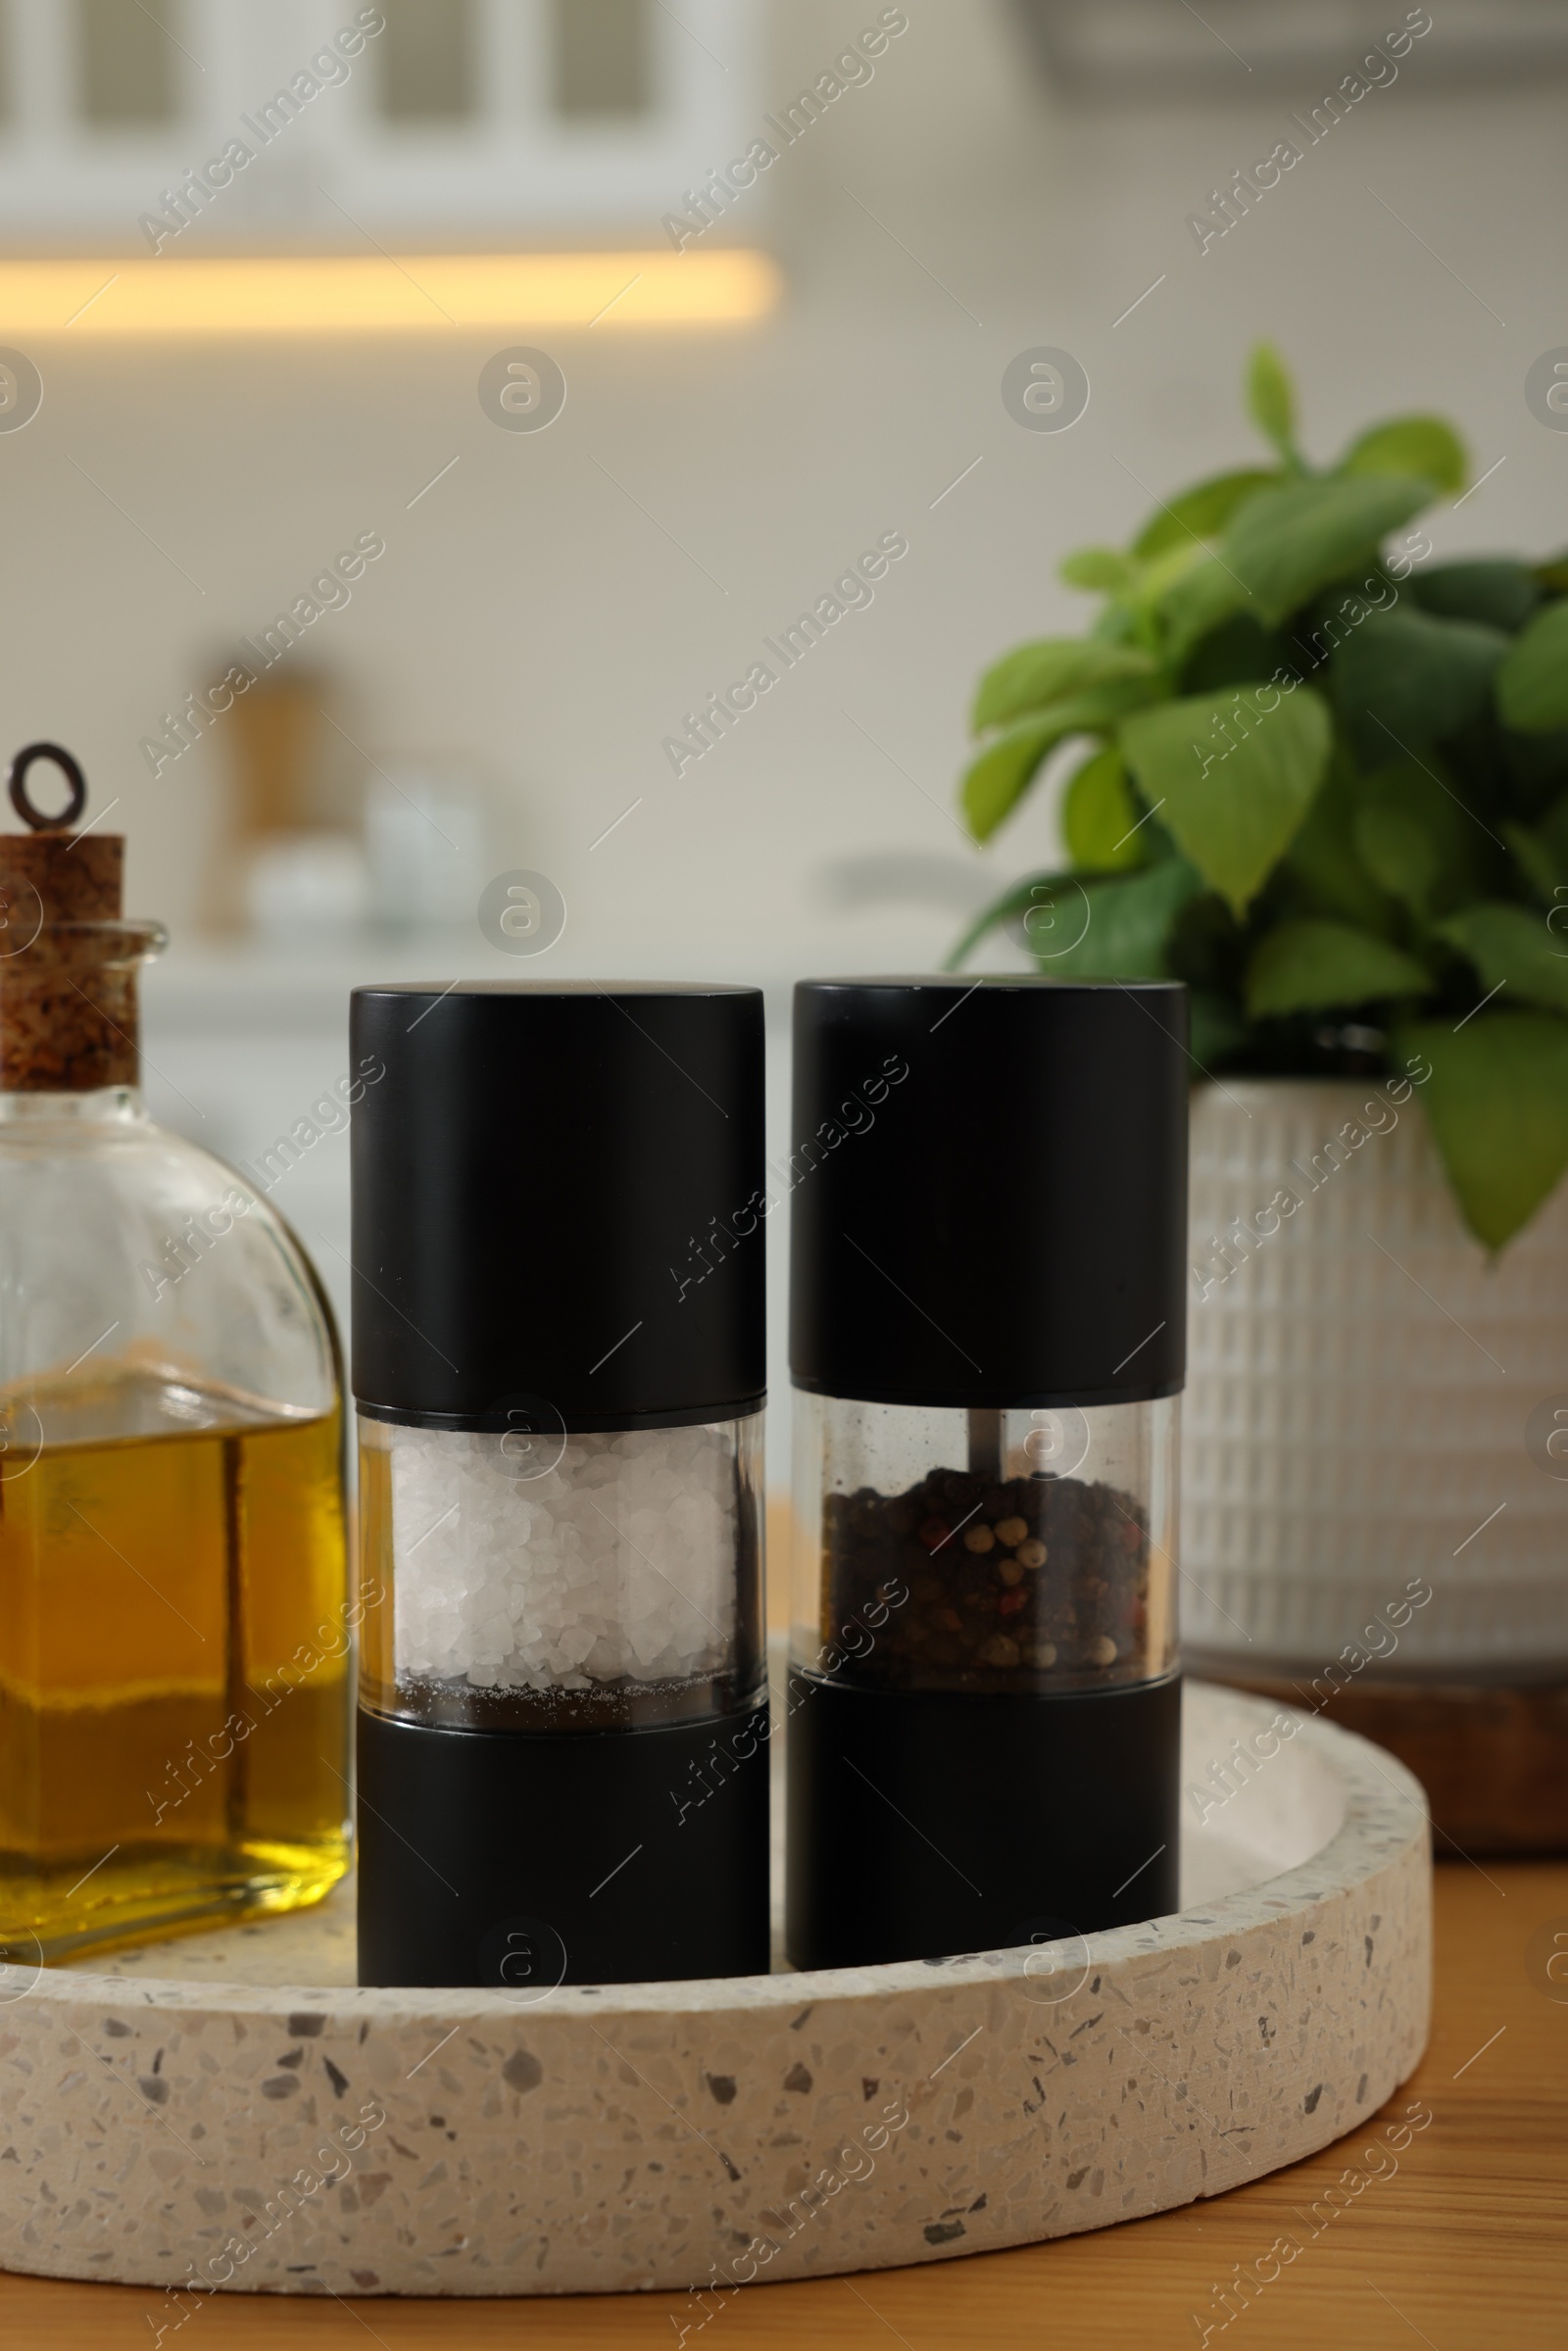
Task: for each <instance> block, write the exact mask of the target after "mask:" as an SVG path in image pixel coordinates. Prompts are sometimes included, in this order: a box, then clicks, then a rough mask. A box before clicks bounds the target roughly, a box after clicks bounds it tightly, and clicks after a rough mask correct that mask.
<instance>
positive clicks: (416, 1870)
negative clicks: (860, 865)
mask: <svg viewBox="0 0 1568 2351" xmlns="http://www.w3.org/2000/svg"><path fill="white" fill-rule="evenodd" d="M353 1036H354V1041H355V1051H356V1052H357V1053H374V1054H375V1055H376V1056H377V1059H378V1060H379V1061H380V1062H381V1063H383V1064H384V1067H385V1075H384V1077H383V1079H382V1080H381V1082H380V1083H379V1084H378V1086H377V1087H376V1089H375V1090H374V1093H373V1095H370V1096H368V1097H367V1099H366V1102H365V1104H364V1105H362V1107H361V1109H360V1110H359V1111H358V1112H357V1114H356V1117H355V1122H354V1128H353V1159H354V1242H353V1259H354V1350H353V1385H354V1393H355V1397H356V1401H357V1405H358V1412H359V1429H360V1461H361V1517H362V1543H361V1556H362V1570H363V1578H364V1591H363V1593H362V1598H363V1602H364V1609H365V1634H364V1640H363V1658H362V1669H361V1706H360V1723H359V1767H360V1779H359V1788H360V1975H361V1981H362V1982H363V1983H368V1984H491V1985H498V1986H503V1987H506V1988H508V1989H510V1990H512V1991H513V1992H514V1993H515V1994H516V1995H517V1996H518V1997H519V1998H522V1999H528V1998H534V1997H542V1996H543V1995H544V1994H545V1993H547V1992H548V1991H550V1990H551V1989H552V1988H553V1987H554V1986H555V1985H556V1984H561V1983H566V1984H583V1983H612V1982H626V1981H643V1980H651V1979H664V1978H674V1977H707V1976H718V1975H744V1974H748V1973H754V1972H757V1971H759V1970H763V1969H765V1968H766V1966H767V1964H768V1911H767V1847H768V1795H767V1751H768V1741H767V1729H768V1722H767V1706H766V1684H765V1672H764V1652H763V1639H764V1635H763V1624H764V1618H763V1606H762V1539H761V1509H760V1478H761V1431H762V1404H763V1394H762V1392H763V1385H764V1377H765V1373H764V1360H763V1312H764V1307H763V1272H762V1264H763V1258H762V1237H761V1212H762V1209H763V1207H764V1205H765V1196H764V1194H763V1190H762V1186H763V1172H762V1000H761V996H760V993H759V992H758V991H756V990H754V989H744V988H703V987H642V986H605V987H598V986H594V985H588V984H583V985H580V986H560V987H546V986H541V985H538V984H529V983H514V984H496V985H491V984H489V983H482V984H481V983H468V982H463V983H461V984H459V985H458V986H456V987H452V988H447V989H442V988H440V987H436V986H429V987H423V986H415V985H407V986H394V987H384V988H361V989H358V990H356V991H355V994H354V1000H353Z"/></svg>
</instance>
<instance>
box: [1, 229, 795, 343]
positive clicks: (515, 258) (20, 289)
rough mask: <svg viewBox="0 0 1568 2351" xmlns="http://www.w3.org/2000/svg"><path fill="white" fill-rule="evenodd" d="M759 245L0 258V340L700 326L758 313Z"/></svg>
mask: <svg viewBox="0 0 1568 2351" xmlns="http://www.w3.org/2000/svg"><path fill="white" fill-rule="evenodd" d="M779 291H780V279H779V272H778V270H777V269H776V268H775V266H774V264H773V263H772V261H771V260H770V259H769V258H768V256H767V255H766V254H764V253H759V252H755V251H751V250H747V249H740V248H734V247H729V248H722V249H719V250H715V251H713V252H711V253H689V254H688V253H659V252H646V253H639V252H627V253H523V254H519V253H474V254H453V253H416V254H406V255H401V256H394V255H384V256H369V255H366V256H358V255H355V256H350V255H341V254H300V255H292V256H283V255H259V254H247V255H231V256H225V257H223V258H221V259H209V258H205V257H204V258H202V259H200V260H195V259H189V260H187V259H185V258H183V257H181V258H178V259H176V258H174V257H173V256H172V255H171V256H167V257H166V256H163V255H160V256H159V257H157V258H156V259H149V258H147V257H144V256H137V257H134V258H131V257H125V258H123V259H120V260H116V259H115V258H114V257H112V256H104V257H102V258H99V259H96V260H93V259H83V258H81V257H79V256H77V257H72V258H69V259H68V258H51V259H47V260H44V259H29V260H25V261H23V260H3V259H0V339H6V340H9V339H10V338H12V337H20V336H25V335H47V334H67V333H69V334H71V335H73V336H78V337H79V336H85V335H93V336H103V335H121V336H125V335H178V336H187V337H197V336H203V335H208V336H215V337H221V336H231V335H282V334H302V335H344V334H385V333H405V334H406V333H426V332H430V331H441V332H444V331H446V330H447V329H448V328H450V327H454V326H456V327H484V328H507V327H515V328H518V329H527V328H532V327H563V326H591V325H597V324H599V323H601V322H602V323H603V324H604V325H605V326H606V327H607V328H610V327H616V328H618V327H649V326H655V327H659V326H710V325H734V324H744V323H745V322H746V321H748V320H751V319H756V318H762V317H764V316H765V315H766V314H767V313H768V312H769V311H770V310H771V309H772V308H773V307H774V305H775V303H776V302H777V300H778V297H779Z"/></svg>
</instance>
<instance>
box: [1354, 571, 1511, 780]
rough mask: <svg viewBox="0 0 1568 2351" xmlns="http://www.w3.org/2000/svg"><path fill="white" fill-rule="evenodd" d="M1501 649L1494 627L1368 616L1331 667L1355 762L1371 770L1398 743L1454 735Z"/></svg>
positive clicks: (1410, 614) (1485, 687) (1411, 615)
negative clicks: (1357, 757) (1358, 760)
mask: <svg viewBox="0 0 1568 2351" xmlns="http://www.w3.org/2000/svg"><path fill="white" fill-rule="evenodd" d="M1507 651H1508V639H1507V638H1506V637H1505V636H1504V635H1503V633H1502V631H1501V630H1500V629H1495V628H1484V627H1482V626H1481V625H1480V623H1479V622H1477V621H1474V620H1439V619H1436V618H1434V616H1433V615H1432V613H1430V612H1418V611H1416V610H1414V609H1413V608H1402V609H1396V610H1395V611H1393V612H1375V611H1374V612H1371V613H1370V614H1369V615H1368V617H1367V618H1366V619H1364V620H1362V621H1361V622H1360V623H1359V625H1358V626H1353V627H1352V628H1351V629H1350V632H1349V634H1348V636H1347V637H1346V638H1345V639H1344V641H1343V642H1342V643H1341V644H1340V646H1339V647H1338V649H1337V650H1336V652H1335V654H1334V656H1333V661H1332V664H1331V669H1330V674H1331V676H1332V679H1333V683H1334V699H1335V701H1336V702H1337V703H1338V705H1339V707H1340V710H1342V712H1343V713H1344V715H1345V718H1346V720H1347V722H1348V727H1349V730H1350V738H1351V741H1352V742H1353V743H1354V744H1355V746H1356V748H1357V750H1358V751H1359V753H1360V755H1361V757H1362V759H1364V760H1365V761H1366V763H1367V764H1368V765H1376V764H1378V763H1379V762H1380V761H1381V760H1382V759H1386V758H1387V757H1388V756H1389V754H1390V753H1391V752H1393V751H1395V750H1396V749H1397V745H1398V744H1399V743H1430V742H1436V741H1441V740H1442V739H1443V738H1444V737H1445V736H1446V735H1451V734H1454V733H1456V732H1457V731H1458V729H1459V728H1460V727H1461V726H1464V725H1466V724H1467V723H1468V721H1469V720H1470V719H1472V718H1473V717H1475V716H1476V715H1477V713H1478V712H1479V711H1480V710H1483V709H1485V707H1486V701H1487V695H1488V692H1489V689H1490V688H1491V685H1492V679H1493V674H1494V672H1495V669H1496V667H1497V664H1498V662H1499V661H1501V660H1502V658H1503V656H1504V655H1505V654H1506V653H1507Z"/></svg>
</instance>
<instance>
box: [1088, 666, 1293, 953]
mask: <svg viewBox="0 0 1568 2351" xmlns="http://www.w3.org/2000/svg"><path fill="white" fill-rule="evenodd" d="M1260 693H1266V694H1273V695H1274V696H1275V697H1276V700H1275V703H1274V705H1273V707H1272V708H1267V707H1264V706H1262V705H1261V704H1260V701H1259V695H1260ZM1222 724H1223V726H1224V727H1225V728H1226V729H1227V730H1228V731H1227V732H1225V733H1222V732H1221V731H1220V730H1221V726H1222ZM1331 741H1332V728H1331V725H1330V721H1329V713H1328V710H1327V707H1326V706H1325V704H1324V703H1323V702H1322V700H1321V699H1320V697H1319V696H1318V695H1316V694H1314V693H1313V692H1312V691H1311V689H1310V688H1309V687H1304V686H1302V687H1298V688H1297V689H1296V691H1295V692H1294V693H1292V694H1288V695H1285V696H1283V697H1280V696H1279V691H1278V689H1277V688H1275V687H1268V688H1263V689H1259V688H1258V687H1255V686H1253V687H1245V686H1244V687H1241V688H1239V689H1238V690H1237V691H1236V692H1235V693H1234V694H1231V695H1229V696H1228V697H1226V698H1224V699H1223V700H1219V699H1218V698H1214V697H1211V696H1208V695H1205V694H1201V695H1197V696H1194V697H1191V698H1189V699H1187V700H1184V701H1181V702H1172V703H1166V704H1164V705H1162V706H1161V707H1160V708H1159V709H1157V710H1144V711H1141V712H1139V713H1138V715H1137V716H1135V717H1131V718H1128V719H1126V720H1124V722H1123V724H1122V729H1121V744H1122V749H1123V751H1124V752H1125V754H1126V757H1127V762H1128V765H1129V766H1130V767H1131V768H1132V771H1133V773H1134V775H1135V776H1136V777H1137V779H1138V785H1139V789H1140V790H1141V792H1142V793H1143V795H1144V798H1145V799H1146V800H1147V801H1148V802H1149V804H1150V806H1151V807H1152V808H1153V807H1158V808H1161V811H1162V813H1163V817H1164V822H1165V825H1166V828H1167V830H1168V831H1169V832H1171V833H1172V834H1173V835H1174V837H1175V839H1176V840H1177V842H1178V843H1179V844H1180V846H1181V847H1182V849H1183V850H1184V851H1185V852H1186V854H1187V855H1188V857H1191V859H1192V861H1193V863H1194V864H1195V865H1196V866H1197V867H1198V869H1199V871H1200V873H1201V874H1202V876H1203V878H1204V880H1205V881H1207V882H1209V883H1211V884H1212V886H1213V887H1214V888H1215V889H1216V890H1217V891H1219V893H1220V895H1221V896H1222V897H1223V898H1224V899H1225V900H1226V901H1227V903H1228V904H1229V905H1230V906H1231V907H1232V908H1233V909H1234V911H1235V912H1236V913H1237V914H1241V913H1243V912H1245V910H1246V908H1247V906H1248V905H1249V903H1250V900H1251V899H1253V898H1254V897H1255V896H1256V894H1257V892H1258V890H1259V889H1260V888H1261V886H1262V884H1263V882H1264V880H1265V879H1266V878H1267V876H1268V874H1269V873H1270V872H1271V871H1272V870H1273V867H1274V866H1275V864H1276V863H1277V862H1278V860H1279V858H1280V857H1282V856H1283V854H1284V852H1285V851H1286V850H1287V849H1288V848H1289V846H1290V844H1291V840H1292V837H1293V836H1294V834H1295V833H1296V831H1297V829H1298V827H1299V824H1300V822H1301V819H1302V817H1303V816H1304V815H1305V814H1306V811H1307V809H1308V808H1310V806H1311V804H1312V797H1313V794H1314V793H1315V792H1316V791H1317V788H1318V786H1319V784H1320V783H1321V782H1322V780H1323V776H1324V772H1325V770H1326V768H1327V766H1328V759H1329V750H1330V744H1331ZM1227 743H1228V744H1229V748H1228V749H1227Z"/></svg>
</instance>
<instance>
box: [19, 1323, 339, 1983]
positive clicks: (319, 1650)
mask: <svg viewBox="0 0 1568 2351" xmlns="http://www.w3.org/2000/svg"><path fill="white" fill-rule="evenodd" d="M89 1370H90V1367H84V1368H83V1373H81V1374H78V1375H77V1377H76V1378H75V1379H73V1381H72V1382H71V1384H70V1388H69V1390H67V1389H66V1388H65V1387H64V1386H62V1387H61V1388H59V1389H56V1390H54V1391H39V1390H32V1391H29V1392H27V1393H25V1394H23V1395H13V1396H11V1397H10V1398H8V1399H7V1401H6V1408H5V1413H4V1422H5V1448H4V1454H3V1457H0V1954H4V1955H5V1956H7V1957H9V1958H10V1959H11V1960H13V1961H20V1962H24V1963H25V1962H26V1961H28V1960H32V1961H38V1960H43V1961H48V1960H52V1959H56V1958H60V1957H63V1956H66V1955H67V1954H69V1953H72V1952H74V1951H78V1950H81V1949H83V1948H85V1947H88V1946H94V1945H99V1944H103V1943H108V1942H122V1943H123V1942H130V1941H137V1940H141V1939H144V1938H146V1937H149V1936H152V1935H161V1934H169V1933H172V1932H176V1931H178V1930H179V1929H181V1928H183V1929H187V1930H189V1929H194V1928H198V1927H203V1926H216V1925H219V1924H221V1923H222V1922H223V1921H224V1920H229V1919H234V1918H237V1917H243V1916H245V1915H246V1914H248V1913H253V1912H258V1911H272V1910H287V1909H292V1908H294V1907H296V1906H298V1905H300V1904H302V1903H307V1902H312V1901H315V1900H317V1899H319V1897H320V1896H321V1895H322V1894H323V1893H325V1892H326V1891H327V1890H328V1888H329V1887H330V1886H332V1885H333V1884H335V1882H336V1881H337V1879H338V1878H340V1877H341V1876H342V1874H343V1872H344V1870H345V1869H346V1867H347V1866H348V1860H349V1850H350V1847H349V1830H348V1820H347V1816H348V1812H349V1788H348V1774H349V1770H350V1764H349V1756H348V1725H349V1704H350V1674H351V1663H350V1659H351V1645H352V1627H351V1622H350V1617H349V1611H348V1609H347V1597H346V1584H345V1577H346V1554H345V1530H344V1523H343V1500H342V1487H341V1479H340V1463H339V1448H340V1444H341V1427H340V1416H339V1414H338V1412H337V1411H335V1410H334V1411H331V1412H328V1413H325V1414H320V1415H318V1416H315V1417H311V1418H304V1417H298V1416H293V1415H289V1416H285V1415H282V1414H280V1413H278V1412H276V1411H275V1410H270V1409H268V1408H267V1407H265V1406H261V1405H257V1404H255V1403H253V1402H252V1401H251V1400H250V1399H247V1398H245V1397H242V1396H235V1395H231V1394H225V1393H223V1392H221V1391H216V1390H213V1389H211V1388H205V1389H204V1388H198V1387H195V1386H187V1385H184V1384H183V1383H181V1382H180V1381H179V1380H177V1379H174V1378H171V1377H169V1376H167V1375H166V1374H163V1373H161V1372H157V1371H148V1372H142V1371H136V1370H126V1371H123V1372H119V1373H109V1374H105V1375H102V1376H100V1377H99V1378H98V1379H96V1380H93V1379H91V1378H90V1377H89V1376H86V1375H87V1373H88V1372H89ZM354 1613H355V1614H357V1613H358V1612H357V1611H355V1612H354Z"/></svg>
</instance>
